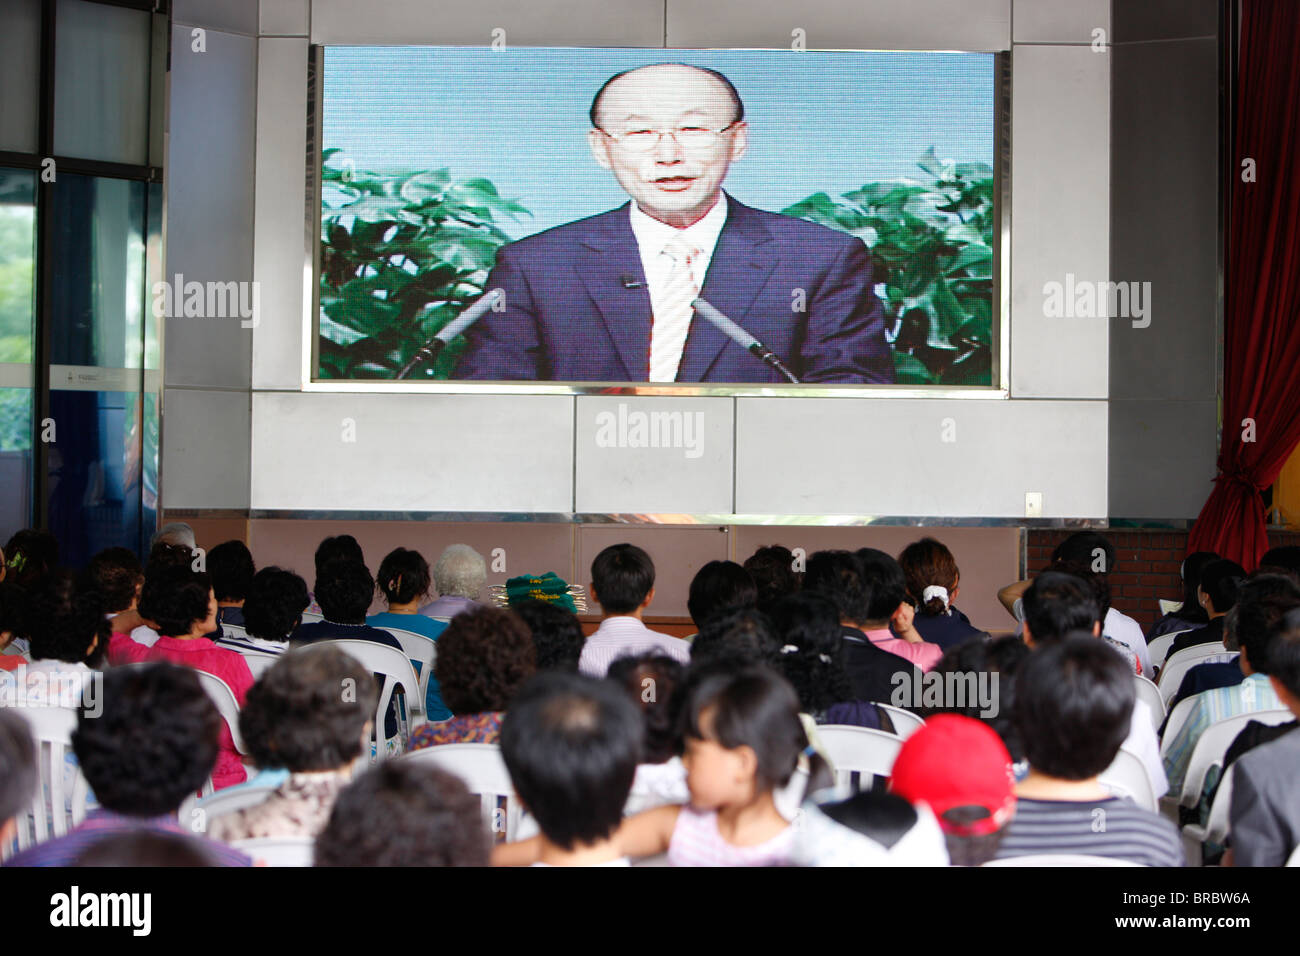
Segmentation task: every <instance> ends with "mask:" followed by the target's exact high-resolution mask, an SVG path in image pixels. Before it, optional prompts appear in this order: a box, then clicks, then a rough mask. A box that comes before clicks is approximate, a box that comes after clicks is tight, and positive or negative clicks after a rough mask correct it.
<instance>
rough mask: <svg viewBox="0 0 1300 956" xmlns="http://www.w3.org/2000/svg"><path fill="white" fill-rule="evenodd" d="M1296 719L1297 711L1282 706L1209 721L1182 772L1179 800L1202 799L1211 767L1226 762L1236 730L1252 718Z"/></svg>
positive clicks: (1263, 721)
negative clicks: (1181, 788) (1185, 771)
mask: <svg viewBox="0 0 1300 956" xmlns="http://www.w3.org/2000/svg"><path fill="white" fill-rule="evenodd" d="M1294 719H1295V715H1294V714H1292V713H1291V711H1289V710H1286V709H1283V708H1279V709H1275V710H1257V711H1254V712H1252V713H1248V714H1236V715H1234V716H1232V717H1225V718H1224V719H1223V720H1219V721H1215V722H1214V723H1212V724H1210V726H1208V727H1206V728H1205V731H1204V732H1203V733H1202V734H1201V736H1200V737H1199V738H1197V740H1196V746H1195V747H1193V748H1192V756H1191V757H1190V758H1189V759H1188V761H1187V773H1186V774H1185V775H1184V776H1183V792H1182V795H1181V796H1180V797H1179V799H1178V802H1179V804H1180V805H1182V806H1184V807H1194V806H1196V805H1197V804H1198V803H1200V802H1201V790H1203V789H1204V787H1205V777H1206V775H1207V774H1208V773H1209V772H1210V768H1211V767H1222V766H1223V757H1224V755H1225V754H1226V753H1227V752H1228V748H1229V747H1231V746H1232V742H1233V741H1234V740H1236V739H1237V734H1239V733H1241V732H1242V730H1244V729H1245V727H1246V725H1247V724H1248V723H1250V722H1251V721H1252V720H1257V721H1259V722H1260V723H1261V724H1270V725H1277V724H1284V723H1286V722H1287V721H1289V720H1294Z"/></svg>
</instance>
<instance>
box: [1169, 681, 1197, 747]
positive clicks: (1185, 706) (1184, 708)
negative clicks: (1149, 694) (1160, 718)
mask: <svg viewBox="0 0 1300 956" xmlns="http://www.w3.org/2000/svg"><path fill="white" fill-rule="evenodd" d="M1198 696H1199V695H1197V694H1193V695H1192V696H1191V697H1184V698H1183V699H1182V700H1180V701H1179V702H1178V703H1177V704H1175V705H1174V709H1173V710H1171V711H1170V712H1169V719H1168V720H1166V721H1165V735H1164V736H1163V737H1161V738H1160V756H1161V757H1162V758H1163V757H1165V756H1167V755H1168V753H1169V750H1170V748H1171V747H1172V746H1173V743H1174V741H1175V740H1177V739H1178V732H1179V731H1180V730H1182V729H1183V724H1185V723H1187V718H1188V717H1190V716H1191V713H1192V707H1193V706H1195V704H1196V698H1197V697H1198Z"/></svg>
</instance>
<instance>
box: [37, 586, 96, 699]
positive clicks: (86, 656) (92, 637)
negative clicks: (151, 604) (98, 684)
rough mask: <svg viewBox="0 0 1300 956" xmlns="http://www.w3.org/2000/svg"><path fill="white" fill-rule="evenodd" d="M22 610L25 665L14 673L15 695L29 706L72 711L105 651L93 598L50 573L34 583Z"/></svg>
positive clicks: (83, 589)
mask: <svg viewBox="0 0 1300 956" xmlns="http://www.w3.org/2000/svg"><path fill="white" fill-rule="evenodd" d="M27 610H28V626H27V636H28V641H29V650H28V656H29V658H30V661H29V663H28V664H27V666H26V668H23V669H22V670H21V671H17V672H15V677H16V679H17V683H18V685H19V688H20V695H21V696H22V697H23V698H24V700H25V702H26V706H29V707H41V706H50V707H77V706H78V705H80V704H81V702H82V694H83V693H85V692H87V690H88V688H89V685H90V682H91V681H92V680H93V679H94V675H95V673H96V672H97V671H99V670H101V669H102V668H103V664H104V654H105V651H106V649H107V647H108V638H109V623H108V619H107V618H106V617H105V616H104V612H103V604H102V603H101V602H100V596H99V594H98V593H97V592H95V591H90V590H87V589H86V588H85V587H84V586H82V585H80V584H79V583H78V581H77V580H76V578H74V577H73V575H72V574H71V572H68V571H57V570H56V571H52V572H50V573H49V574H47V575H45V576H44V577H43V578H41V579H40V581H38V582H37V583H36V585H35V589H34V591H33V592H32V593H31V597H30V602H29V604H28V608H27ZM38 674H39V675H41V677H40V679H37V678H36V675H38ZM20 675H21V676H20Z"/></svg>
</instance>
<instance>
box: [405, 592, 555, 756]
mask: <svg viewBox="0 0 1300 956" xmlns="http://www.w3.org/2000/svg"><path fill="white" fill-rule="evenodd" d="M536 670H537V651H536V648H535V646H534V644H533V636H532V634H531V632H530V631H529V630H528V625H527V624H525V623H524V622H523V619H522V618H520V617H519V615H518V614H515V613H514V612H513V611H501V610H498V609H496V608H490V607H480V608H475V609H473V610H470V611H465V612H463V613H461V614H457V615H456V616H455V617H454V618H452V619H451V623H450V624H449V625H448V626H447V630H445V631H443V633H442V636H441V637H440V638H438V660H437V662H436V663H435V664H434V667H433V676H434V677H436V678H437V679H438V685H439V686H440V687H441V688H442V700H443V703H445V704H446V705H447V707H448V708H450V709H451V712H452V713H453V714H455V716H454V717H452V718H451V719H450V720H445V721H443V722H442V723H437V724H433V723H430V724H423V725H422V726H420V727H418V728H417V729H416V731H415V733H413V734H412V735H411V743H410V747H409V748H408V749H410V750H419V749H420V748H422V747H432V746H436V745H438V744H467V743H481V744H494V743H498V742H499V740H500V735H501V718H502V716H503V715H504V713H505V710H506V708H507V707H509V706H510V699H511V698H512V697H514V695H515V692H516V691H517V690H518V689H519V687H520V685H522V684H523V683H524V681H526V680H528V678H530V677H532V676H533V673H534V672H535V671H536Z"/></svg>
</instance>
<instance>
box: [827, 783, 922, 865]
mask: <svg viewBox="0 0 1300 956" xmlns="http://www.w3.org/2000/svg"><path fill="white" fill-rule="evenodd" d="M819 809H820V810H821V812H822V813H824V814H826V816H828V817H830V818H831V819H832V820H834V821H835V822H836V823H838V824H839V825H840V826H843V827H848V828H849V829H850V830H852V831H853V832H855V833H861V834H862V835H863V836H865V837H869V838H870V839H872V840H874V841H875V842H876V843H879V844H880V845H881V846H883V847H884V848H885V849H887V850H888V849H892V848H893V846H894V844H896V843H897V842H898V841H899V840H901V839H902V838H903V837H905V836H907V834H908V833H909V832H911V830H912V828H913V827H915V826H916V824H917V822H918V821H919V820H920V817H919V815H918V814H917V812H916V809H915V808H914V807H913V806H912V804H911V803H909V802H908V801H907V800H905V799H904V798H902V797H900V796H899V795H898V794H896V793H878V792H872V791H870V790H859V791H858V792H857V793H855V794H853V795H852V796H850V797H847V798H845V799H843V800H840V801H837V802H835V803H822V804H819Z"/></svg>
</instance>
